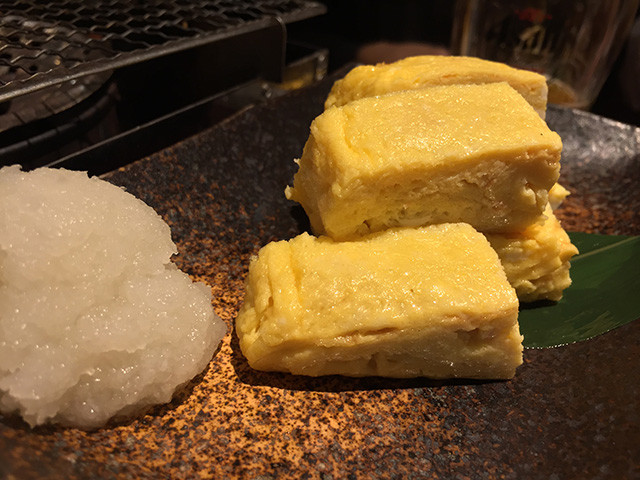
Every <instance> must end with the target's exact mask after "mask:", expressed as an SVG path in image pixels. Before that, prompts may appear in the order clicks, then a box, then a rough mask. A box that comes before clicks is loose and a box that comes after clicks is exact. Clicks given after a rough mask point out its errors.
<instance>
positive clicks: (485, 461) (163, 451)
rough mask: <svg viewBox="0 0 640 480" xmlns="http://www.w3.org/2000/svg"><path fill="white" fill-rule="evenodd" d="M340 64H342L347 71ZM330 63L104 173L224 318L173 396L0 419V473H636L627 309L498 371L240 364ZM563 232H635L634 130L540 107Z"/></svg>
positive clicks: (288, 231)
mask: <svg viewBox="0 0 640 480" xmlns="http://www.w3.org/2000/svg"><path fill="white" fill-rule="evenodd" d="M342 73H344V72H342ZM335 78H336V77H332V78H329V79H328V80H326V81H324V82H322V83H320V84H318V85H316V86H314V87H311V88H310V89H306V90H301V91H297V92H293V93H290V94H287V95H285V96H283V97H280V98H277V99H274V100H272V101H269V102H268V103H267V104H265V105H261V106H258V107H255V108H252V109H249V110H246V111H244V112H242V113H240V114H239V115H237V116H235V117H233V118H231V119H229V120H228V121H225V122H223V123H222V124H219V125H217V126H215V127H213V128H212V129H210V130H208V131H206V132H204V133H202V134H200V135H198V136H195V137H193V138H190V139H188V140H186V141H184V142H182V143H180V144H178V145H175V146H174V147H172V148H170V149H168V150H166V151H162V152H160V153H158V154H156V155H153V156H152V157H150V158H146V159H143V160H141V161H139V162H137V163H135V164H132V165H130V166H128V167H126V168H123V169H121V170H119V171H116V172H112V173H110V174H108V175H107V176H106V179H107V180H109V181H111V182H113V183H115V184H117V185H122V186H124V187H126V189H127V190H128V191H129V192H131V193H133V194H135V195H136V196H138V197H139V198H141V199H142V200H144V201H145V202H147V203H148V204H149V205H151V206H152V207H154V208H155V209H156V210H157V211H158V213H160V214H161V215H162V216H163V217H164V218H165V219H166V220H167V222H168V223H169V224H170V225H171V228H172V232H173V238H174V240H175V241H176V243H177V245H178V250H179V252H180V253H179V255H178V256H177V257H176V262H177V264H178V266H179V267H180V268H182V269H183V270H185V271H186V272H188V273H189V274H191V275H192V276H193V278H195V279H198V280H202V281H205V282H207V283H208V284H209V285H210V286H211V288H212V290H213V293H214V295H215V299H214V308H215V311H216V312H217V313H218V314H219V315H220V316H221V317H222V318H223V319H224V321H225V322H226V323H227V324H228V326H229V330H230V332H229V333H228V334H227V336H226V337H225V339H224V340H223V342H222V345H221V347H220V349H219V350H218V352H216V355H215V356H214V358H213V359H212V361H211V363H210V365H209V367H208V368H207V369H206V370H205V371H204V372H203V373H202V374H201V375H199V376H198V377H196V378H195V379H194V380H193V381H192V382H191V383H190V384H189V385H187V386H186V387H185V388H184V389H182V390H181V391H180V392H178V393H177V394H176V396H175V398H174V400H173V401H172V402H171V403H170V404H168V405H163V406H159V407H156V408H154V409H153V410H150V411H148V412H147V413H146V414H143V415H140V416H138V417H136V418H133V419H130V420H127V421H124V422H121V423H118V424H114V425H110V426H108V427H105V428H102V429H100V430H96V431H91V432H85V431H80V430H76V429H73V428H60V427H40V428H36V429H33V430H32V429H30V428H29V427H28V426H26V425H25V424H24V423H23V422H22V421H21V420H19V419H18V418H15V417H6V416H5V417H2V416H0V478H3V479H32V478H33V479H35V478H60V479H73V478H132V479H133V478H136V479H137V478H163V479H164V478H174V479H180V478H185V479H194V478H213V479H222V478H246V479H254V480H267V479H282V478H294V479H303V478H314V479H315V478H318V479H325V480H328V479H356V478H363V479H364V478H366V479H371V478H380V479H382V478H384V479H386V478H402V479H407V478H415V479H417V478H442V479H452V478H457V479H465V478H473V479H476V478H480V479H482V478H508V479H522V478H544V479H549V478H557V479H565V478H591V479H594V478H616V479H617V478H639V477H640V470H639V469H638V459H639V458H640V415H639V411H638V401H637V399H638V398H639V397H640V388H639V384H640V362H639V361H638V358H640V322H639V321H635V322H632V323H630V324H628V325H625V326H623V327H620V328H618V329H616V330H614V331H612V332H609V333H607V334H605V335H602V336H600V337H597V338H595V339H592V340H589V341H586V342H582V343H578V344H573V345H568V346H565V347H561V348H554V349H547V350H526V351H525V354H524V364H523V365H522V366H521V367H520V368H519V369H518V371H517V374H516V377H515V379H513V380H511V381H507V382H465V381H456V382H434V381H430V380H426V379H415V380H386V379H381V378H367V379H350V378H343V377H337V376H334V377H326V378H303V377H295V376H292V375H286V374H277V373H264V372H257V371H253V370H252V369H251V368H249V366H248V365H247V363H246V361H245V359H244V357H243V356H242V354H241V352H240V350H239V347H238V339H237V337H236V335H235V333H232V326H233V322H234V319H235V316H236V314H237V312H238V309H239V308H240V305H241V302H242V297H243V282H244V278H245V275H246V272H247V266H248V262H249V258H250V256H251V255H252V254H254V253H256V252H257V251H258V249H259V248H260V246H262V245H264V244H265V243H267V242H269V241H271V240H278V239H286V238H290V237H292V236H294V235H296V234H298V233H300V232H301V231H303V230H304V229H306V228H307V224H306V219H305V216H304V212H303V211H302V210H301V209H300V208H299V207H297V206H296V205H295V204H293V203H291V202H288V201H287V200H286V199H285V198H284V194H283V190H284V187H285V186H286V185H287V184H289V183H290V182H291V179H292V177H293V173H294V171H295V169H296V167H295V165H294V163H293V159H294V158H296V157H298V156H299V155H300V154H301V152H302V146H303V144H304V142H305V140H306V138H307V136H308V131H309V124H310V122H311V120H312V119H313V118H314V117H315V116H316V115H318V114H319V113H320V112H321V110H322V105H323V102H324V99H325V97H326V95H327V93H328V91H329V88H330V87H331V83H332V81H333V80H335ZM548 120H549V124H550V125H551V127H552V128H553V129H555V130H557V131H558V132H559V133H560V134H561V135H562V137H563V140H564V144H565V150H564V154H563V155H564V157H563V167H562V183H563V184H564V185H565V186H567V187H568V188H569V189H570V190H571V192H572V195H571V196H570V197H569V198H568V199H567V200H566V202H565V205H564V206H563V207H562V208H561V210H560V211H559V212H558V217H559V218H560V219H561V220H562V221H563V223H564V225H565V226H566V227H567V229H568V230H580V231H588V232H602V233H610V234H638V233H640V221H639V217H638V212H639V211H640V195H639V194H638V192H639V191H640V154H639V152H640V146H639V144H640V134H639V130H637V129H635V128H632V127H628V126H624V125H620V124H616V123H613V122H610V121H608V120H604V119H601V118H598V117H594V116H592V115H589V114H586V113H577V112H574V111H571V110H561V109H556V108H550V110H549V113H548Z"/></svg>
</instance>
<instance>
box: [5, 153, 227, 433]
mask: <svg viewBox="0 0 640 480" xmlns="http://www.w3.org/2000/svg"><path fill="white" fill-rule="evenodd" d="M175 253H176V246H175V244H174V243H173V241H172V240H171V231H170V229H169V226H168V225H167V224H166V223H165V222H164V221H163V220H162V218H161V217H160V216H159V215H158V214H157V213H156V212H155V211H154V210H153V209H152V208H151V207H149V206H148V205H146V204H145V203H144V202H142V201H141V200H139V199H137V198H135V197H134V196H133V195H131V194H129V193H126V192H125V191H124V190H123V189H122V188H119V187H117V186H115V185H112V184H110V183H108V182H106V181H104V180H101V179H99V178H97V177H92V178H89V177H88V176H87V175H86V173H83V172H74V171H69V170H62V169H49V168H40V169H36V170H33V171H31V172H22V171H21V169H20V167H19V166H17V165H14V166H10V167H3V168H1V169H0V412H2V413H4V414H14V413H18V414H19V415H20V416H21V417H22V418H23V419H24V420H25V421H26V422H27V423H29V424H30V425H31V426H36V425H40V424H43V423H60V424H63V425H67V426H76V427H81V428H97V427H100V426H103V425H104V424H105V423H106V422H108V421H109V420H110V419H111V418H113V417H118V418H119V417H126V416H130V415H132V414H135V413H138V412H140V411H141V410H142V409H144V408H145V407H148V406H150V405H153V404H158V403H165V402H168V401H170V400H171V397H172V395H173V393H174V391H175V390H176V388H178V387H179V386H181V385H183V384H185V383H186V382H188V381H189V380H191V379H192V378H193V377H194V376H196V375H197V374H198V373H200V372H201V371H202V370H203V369H204V368H205V367H206V366H207V364H208V362H209V361H210V360H211V358H212V356H213V354H214V352H215V349H216V348H217V346H218V344H219V343H220V341H221V339H222V337H223V336H224V335H225V333H226V326H225V324H224V322H223V321H222V320H221V319H220V318H219V317H217V316H216V315H215V313H214V312H213V308H212V305H211V290H210V288H209V287H207V286H206V285H204V284H202V283H194V282H193V281H192V280H191V279H190V278H189V276H188V275H187V274H185V273H184V272H181V271H180V270H178V268H177V267H176V266H175V265H174V264H173V263H171V256H172V255H173V254H175Z"/></svg>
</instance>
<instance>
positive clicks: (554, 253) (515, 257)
mask: <svg viewBox="0 0 640 480" xmlns="http://www.w3.org/2000/svg"><path fill="white" fill-rule="evenodd" d="M545 215H546V216H547V220H546V221H545V222H544V223H543V224H535V225H531V226H530V227H529V228H526V229H525V230H524V231H522V232H520V233H517V234H489V235H487V239H488V240H489V242H490V243H491V246H492V247H493V248H494V249H495V251H496V252H497V254H498V256H499V257H500V261H501V262H502V265H503V267H504V270H505V273H506V274H507V278H508V279H509V283H510V284H511V285H512V286H513V287H514V288H515V289H516V293H517V294H518V298H519V299H520V301H522V302H533V301H536V300H553V301H558V300H560V299H561V298H562V293H563V291H564V290H565V289H566V288H568V287H569V286H570V285H571V277H570V276H569V268H570V263H569V262H570V260H571V257H573V256H574V255H576V254H577V253H578V249H577V248H576V247H575V246H574V245H573V244H572V243H571V240H570V239H569V236H568V235H567V232H565V231H564V229H563V228H562V226H561V225H560V222H559V221H558V219H557V218H556V216H555V215H554V214H553V211H552V210H551V207H550V206H548V207H547V209H546V210H545Z"/></svg>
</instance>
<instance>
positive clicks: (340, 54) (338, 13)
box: [290, 0, 640, 125]
mask: <svg viewBox="0 0 640 480" xmlns="http://www.w3.org/2000/svg"><path fill="white" fill-rule="evenodd" d="M562 2H564V3H565V4H572V5H574V6H575V5H578V4H579V3H580V2H567V1H566V0H561V1H560V2H555V3H562ZM323 3H324V4H326V6H327V13H326V14H325V15H322V16H319V17H316V18H313V19H310V20H308V21H307V22H304V23H301V24H297V25H292V27H291V29H290V36H291V37H292V38H296V39H299V40H301V41H304V42H309V43H312V44H317V45H320V46H323V47H325V48H327V49H328V51H329V71H333V70H335V69H338V68H340V67H341V66H342V65H344V64H346V63H349V62H359V63H376V62H389V61H394V60H398V59H400V58H403V57H405V56H410V55H423V54H446V53H454V54H457V53H460V52H457V51H455V48H452V44H455V41H452V40H454V34H453V28H454V23H455V20H456V14H457V15H462V14H463V13H464V12H462V11H461V9H460V4H463V3H466V2H462V1H459V2H458V9H457V10H456V2H455V1H447V0H429V1H421V0H401V1H391V0H327V1H323ZM469 3H473V2H469ZM478 3H482V2H478ZM486 3H491V2H486ZM494 3H496V2H494ZM497 3H498V4H499V3H501V2H497ZM502 3H505V4H511V5H514V6H515V5H517V4H520V5H527V4H528V5H534V6H538V7H539V8H546V7H548V6H549V4H552V3H554V2H552V1H551V2H546V1H536V0H533V1H524V2H523V1H513V2H502ZM583 3H585V4H588V3H589V2H583ZM591 3H594V2H591ZM595 3H598V4H602V5H607V4H609V6H610V8H614V5H615V4H617V3H620V2H616V1H613V2H595ZM624 3H625V2H621V4H624ZM626 3H627V4H632V3H634V2H629V1H627V2H626ZM630 10H631V11H633V10H635V11H636V13H635V15H634V14H632V15H631V17H632V18H631V19H630V23H632V25H631V26H632V27H633V28H632V30H631V31H630V32H629V33H628V34H625V36H624V41H623V42H622V45H621V47H620V49H619V50H620V51H619V52H618V51H614V52H612V53H611V56H612V58H611V62H612V64H613V65H612V69H611V72H610V74H608V75H607V77H606V81H605V83H604V85H603V87H602V89H601V90H600V92H599V94H598V96H597V97H596V100H595V102H594V103H593V104H592V105H590V107H589V108H588V110H590V111H591V112H593V113H596V114H598V115H602V116H606V117H608V118H612V119H615V120H618V121H622V122H625V123H629V124H632V125H640V21H638V18H639V17H638V14H637V3H636V4H635V5H630ZM633 17H635V18H633ZM567 23H568V21H566V20H563V21H561V22H560V24H559V25H558V28H559V29H562V28H566V26H567ZM619 28H620V27H619ZM614 50H616V49H614Z"/></svg>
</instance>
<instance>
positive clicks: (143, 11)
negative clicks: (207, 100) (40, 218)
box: [0, 0, 325, 101]
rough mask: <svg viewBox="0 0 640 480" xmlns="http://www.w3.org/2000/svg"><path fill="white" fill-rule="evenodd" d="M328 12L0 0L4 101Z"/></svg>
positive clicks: (304, 7)
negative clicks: (266, 27)
mask: <svg viewBox="0 0 640 480" xmlns="http://www.w3.org/2000/svg"><path fill="white" fill-rule="evenodd" d="M324 10H325V9H324V6H322V5H321V4H319V3H315V2H312V1H305V0H255V1H246V0H245V1H235V0H173V1H168V0H167V1H162V0H160V1H159V0H146V1H140V0H138V1H129V0H102V1H97V0H94V1H90V0H82V1H80V0H49V1H48V2H44V1H41V0H17V1H16V0H0V101H3V100H8V99H11V98H13V97H15V96H18V95H22V94H25V93H29V92H31V91H34V90H37V89H40V88H43V87H47V86H50V85H54V84H57V83H62V82H65V81H69V80H72V79H74V78H79V77H83V76H86V75H89V74H96V73H100V72H105V71H109V70H113V69H115V68H118V67H122V66H125V65H131V64H134V63H138V62H140V61H143V60H147V59H150V58H155V57H158V56H162V55H165V54H167V53H171V52H176V51H179V50H184V49H187V48H191V47H195V46H198V45H203V44H205V43H208V42H211V41H214V40H217V39H222V38H228V37H231V36H234V35H238V34H241V33H246V32H250V31H254V30H258V29H260V28H263V27H264V26H266V25H268V24H269V22H273V19H274V18H279V19H281V20H282V21H283V22H285V23H288V22H292V21H296V20H302V19H305V18H309V17H311V16H315V15H318V14H320V13H323V12H324Z"/></svg>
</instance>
